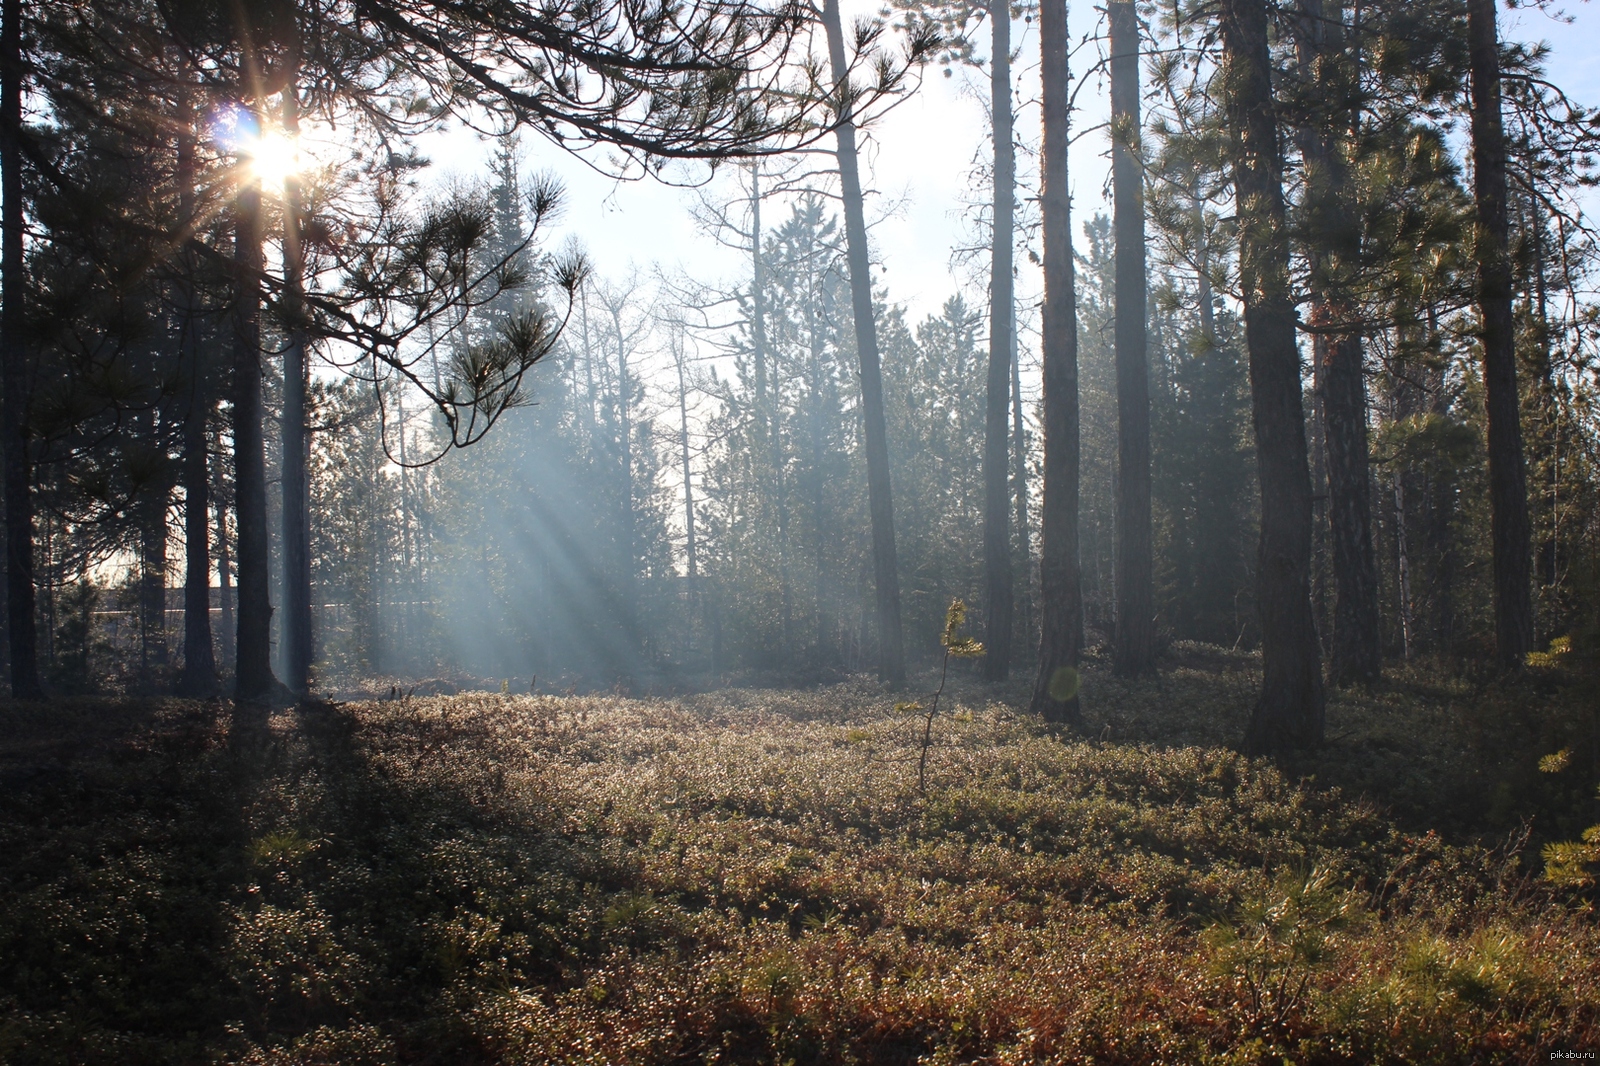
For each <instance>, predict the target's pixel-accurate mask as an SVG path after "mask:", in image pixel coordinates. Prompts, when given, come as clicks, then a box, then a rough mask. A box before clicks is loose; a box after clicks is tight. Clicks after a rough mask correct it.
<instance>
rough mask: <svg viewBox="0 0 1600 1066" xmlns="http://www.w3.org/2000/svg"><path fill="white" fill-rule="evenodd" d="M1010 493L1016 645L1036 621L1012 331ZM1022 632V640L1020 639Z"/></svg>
mask: <svg viewBox="0 0 1600 1066" xmlns="http://www.w3.org/2000/svg"><path fill="white" fill-rule="evenodd" d="M1011 492H1012V495H1013V496H1014V497H1015V498H1016V509H1017V518H1016V520H1017V562H1018V563H1019V564H1020V566H1019V568H1018V569H1019V572H1020V573H1021V575H1022V581H1021V582H1020V585H1021V587H1020V589H1019V592H1020V603H1019V604H1018V606H1017V610H1016V612H1015V614H1014V617H1015V618H1016V619H1017V623H1016V625H1015V627H1014V628H1013V631H1012V636H1013V643H1015V642H1016V640H1018V639H1022V640H1026V639H1027V637H1026V634H1027V633H1028V631H1029V629H1028V627H1029V626H1030V625H1031V619H1032V618H1033V610H1034V603H1033V535H1032V526H1031V523H1030V522H1029V519H1028V427H1027V423H1026V422H1025V421H1024V420H1023V417H1022V364H1021V361H1020V360H1019V359H1018V358H1017V331H1016V329H1014V328H1013V329H1012V331H1011ZM1018 630H1020V631H1021V633H1022V634H1023V636H1022V637H1020V638H1018V637H1017V631H1018Z"/></svg>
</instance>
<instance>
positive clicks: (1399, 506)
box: [1394, 469, 1413, 662]
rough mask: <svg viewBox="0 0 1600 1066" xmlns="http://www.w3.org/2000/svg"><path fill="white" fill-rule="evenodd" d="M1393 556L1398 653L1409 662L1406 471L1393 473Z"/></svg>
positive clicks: (1410, 643)
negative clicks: (1397, 617) (1398, 635)
mask: <svg viewBox="0 0 1600 1066" xmlns="http://www.w3.org/2000/svg"><path fill="white" fill-rule="evenodd" d="M1394 554H1395V576H1396V578H1397V580H1398V583H1399V590H1398V593H1399V595H1398V599H1399V601H1400V604H1399V606H1400V653H1401V655H1402V656H1403V657H1404V658H1405V660H1406V661H1407V662H1410V661H1411V646H1412V638H1413V634H1412V618H1411V538H1410V537H1409V536H1408V535H1407V530H1406V471H1405V470H1404V469H1401V470H1396V471H1395V473H1394Z"/></svg>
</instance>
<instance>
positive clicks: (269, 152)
mask: <svg viewBox="0 0 1600 1066" xmlns="http://www.w3.org/2000/svg"><path fill="white" fill-rule="evenodd" d="M248 154H249V158H250V169H251V171H252V172H253V173H254V174H255V176H256V177H257V178H259V179H260V181H261V184H262V185H264V186H266V187H268V188H269V189H275V190H279V191H281V190H282V189H283V183H284V182H285V181H286V180H287V179H289V178H290V177H293V176H294V175H295V174H296V173H298V172H299V170H300V146H299V145H297V144H296V143H295V142H294V140H293V138H290V137H287V136H285V135H284V134H282V133H276V132H273V133H264V134H262V135H261V136H260V137H259V138H257V139H256V140H255V141H254V143H252V144H251V145H250V146H249V152H248Z"/></svg>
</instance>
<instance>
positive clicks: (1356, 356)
mask: <svg viewBox="0 0 1600 1066" xmlns="http://www.w3.org/2000/svg"><path fill="white" fill-rule="evenodd" d="M1336 313H1344V312H1343V311H1342V310H1341V311H1336ZM1361 347H1362V346H1361V338H1360V336H1358V335H1355V334H1344V335H1341V336H1338V337H1333V338H1330V339H1329V343H1328V345H1327V354H1328V363H1327V366H1326V368H1325V370H1324V373H1323V399H1322V411H1323V418H1324V422H1323V439H1324V440H1325V442H1326V444H1327V449H1328V520H1329V523H1328V524H1329V529H1330V532H1331V534H1332V536H1331V540H1332V542H1333V588H1334V598H1333V640H1332V642H1331V643H1332V648H1331V649H1330V653H1329V661H1328V678H1329V680H1330V681H1332V682H1333V683H1334V684H1336V685H1350V684H1362V685H1370V684H1372V683H1373V682H1374V681H1376V680H1378V675H1379V673H1380V671H1381V670H1382V667H1383V655H1382V647H1381V645H1380V643H1379V632H1378V553H1377V549H1376V548H1375V547H1374V546H1373V543H1372V475H1371V472H1370V470H1369V468H1368V465H1367V452H1368V444H1367V383H1366V375H1365V373H1364V372H1363V368H1362V363H1363V362H1364V359H1363V356H1362V350H1361Z"/></svg>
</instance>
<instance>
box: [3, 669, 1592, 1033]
mask: <svg viewBox="0 0 1600 1066" xmlns="http://www.w3.org/2000/svg"><path fill="white" fill-rule="evenodd" d="M1180 653H1182V654H1187V655H1188V656H1189V657H1190V659H1189V663H1190V664H1189V665H1187V666H1185V665H1181V663H1182V661H1183V660H1182V659H1181V658H1180V665H1179V666H1178V667H1176V668H1175V669H1172V670H1170V671H1169V672H1167V673H1166V674H1164V675H1163V678H1162V680H1161V681H1159V682H1149V683H1142V684H1141V685H1130V686H1127V687H1125V688H1121V689H1119V688H1118V687H1117V685H1118V683H1117V682H1114V681H1112V680H1111V679H1110V678H1108V677H1105V676H1102V672H1101V671H1100V670H1099V669H1098V668H1094V667H1091V669H1090V671H1089V673H1088V674H1087V675H1086V681H1085V684H1086V686H1088V687H1092V688H1093V689H1094V690H1095V692H1096V702H1095V706H1096V707H1097V708H1098V709H1097V710H1096V711H1095V713H1096V714H1100V715H1102V717H1100V718H1098V719H1095V720H1093V721H1092V722H1091V725H1092V726H1094V727H1095V728H1096V729H1097V730H1098V732H1099V735H1101V736H1102V737H1104V738H1105V739H1103V740H1098V741H1090V742H1084V741H1080V740H1073V739H1070V738H1063V737H1060V736H1057V735H1054V734H1052V733H1050V732H1048V731H1047V730H1045V729H1044V728H1043V727H1041V726H1039V725H1038V724H1037V723H1035V722H1033V721H1031V720H1028V719H1025V718H1023V717H1022V716H1020V715H1018V714H1017V713H1015V712H1014V711H1013V710H1012V709H1011V708H1010V706H1009V705H1008V704H1006V703H1004V702H998V701H995V702H989V701H986V700H985V699H984V697H983V694H982V691H981V690H977V689H972V688H969V687H966V684H965V682H962V683H960V684H955V683H953V684H952V689H953V694H952V690H947V691H946V692H945V695H944V698H943V703H942V706H941V713H940V714H939V716H938V718H937V719H936V720H935V721H934V723H933V727H932V743H931V747H930V749H929V754H928V759H927V766H926V791H925V792H923V791H922V790H920V789H919V787H918V756H919V751H920V748H921V743H922V735H923V730H924V728H925V723H924V721H923V719H922V717H921V716H915V717H909V718H908V717H907V716H905V715H904V714H900V715H897V714H895V713H894V710H893V697H892V696H889V695H887V694H885V693H884V692H882V691H881V690H879V689H878V688H877V687H876V686H869V685H866V684H852V685H843V686H837V687H833V688H828V689H823V690H818V691H811V692H797V691H796V692H753V691H743V690H724V691H718V692H713V693H709V694H703V695H698V696H685V697H680V698H661V699H650V700H633V699H625V698H620V697H604V698H602V697H581V696H574V697H528V696H512V695H500V694H481V695H461V696H454V697H429V698H420V697H415V698H401V699H394V700H384V701H376V702H363V703H352V704H346V705H328V706H311V707H308V708H305V709H300V710H293V711H279V712H273V713H271V714H270V715H269V714H267V713H266V712H261V716H260V717H256V718H252V717H250V716H249V715H248V713H246V714H244V715H243V716H241V717H239V718H237V719H235V718H232V717H231V715H230V712H229V711H228V710H227V709H225V708H222V707H220V705H216V704H210V705H207V704H199V703H178V702H161V703H147V704H142V705H139V704H127V703H118V704H105V703H87V702H86V703H81V704H77V705H67V706H66V707H65V708H63V707H61V706H59V705H58V706H53V707H51V708H50V709H49V710H48V711H44V710H39V711H20V710H11V711H8V712H5V713H6V714H7V715H8V716H9V717H7V718H6V719H5V721H4V723H3V733H0V735H3V737H4V747H3V749H0V774H3V775H4V782H5V787H4V790H3V792H0V795H3V799H0V854H4V855H5V856H6V862H5V864H4V866H3V867H0V1061H4V1062H7V1063H17V1064H32V1063H118V1064H124V1063H129V1064H131V1063H175V1062H176V1063H187V1062H196V1063H199V1062H222V1061H226V1062H242V1063H339V1064H353V1063H475V1062H485V1063H499V1062H559V1063H569V1062H570V1063H580V1062H581V1063H701V1062H706V1063H711V1062H724V1063H734V1062H741V1063H743V1062H750V1063H754V1062H762V1063H769V1062H777V1063H783V1062H793V1063H797V1064H799V1063H816V1062H822V1063H846V1062H872V1063H911V1062H928V1063H975V1062H984V1063H1044V1062H1090V1061H1093V1062H1114V1063H1130V1064H1132V1063H1139V1064H1146V1063H1156V1062H1168V1063H1184V1064H1188V1063H1203V1062H1215V1063H1225V1062H1226V1063H1247V1062H1248V1063H1256V1062H1273V1063H1276V1062H1279V1061H1291V1062H1317V1063H1371V1062H1471V1061H1482V1062H1491V1061H1494V1062H1498V1061H1511V1062H1533V1061H1544V1060H1545V1058H1546V1056H1547V1054H1548V1052H1549V1051H1550V1050H1556V1049H1560V1048H1572V1049H1581V1048H1593V1047H1595V1046H1597V1045H1600V931H1597V930H1596V928H1595V926H1594V923H1593V920H1592V917H1591V915H1590V914H1589V912H1588V911H1586V910H1585V909H1584V906H1583V898H1582V897H1581V896H1578V895H1574V894H1572V893H1573V890H1571V889H1565V888H1558V887H1555V886H1551V885H1549V884H1548V883H1546V882H1544V881H1543V880H1542V879H1541V878H1540V876H1539V875H1540V873H1541V872H1542V870H1541V864H1540V863H1539V862H1538V861H1537V856H1536V854H1535V855H1531V856H1529V857H1528V861H1527V862H1526V863H1525V866H1526V868H1524V864H1519V862H1518V856H1517V854H1516V852H1517V850H1518V845H1519V844H1520V843H1521V842H1522V838H1521V836H1520V835H1519V834H1515V833H1514V834H1513V836H1512V842H1511V844H1510V845H1509V846H1506V847H1501V848H1498V849H1494V848H1485V847H1482V846H1478V845H1472V844H1466V843H1461V842H1454V843H1453V842H1451V841H1452V840H1455V841H1465V840H1466V839H1468V834H1465V833H1454V834H1449V838H1448V839H1447V838H1445V837H1441V836H1440V835H1438V834H1436V833H1432V832H1419V831H1416V830H1415V829H1414V828H1413V825H1412V823H1414V822H1415V823H1419V824H1420V822H1422V821H1424V820H1426V819H1427V818H1430V817H1433V816H1434V815H1435V814H1436V813H1437V810H1438V809H1442V805H1444V804H1446V803H1449V802H1455V801H1454V800H1451V798H1450V797H1449V796H1448V795H1446V794H1442V793H1436V794H1435V795H1434V796H1433V799H1432V802H1433V803H1434V805H1435V806H1434V807H1433V808H1427V807H1425V806H1424V804H1425V803H1426V802H1428V801H1427V799H1426V796H1425V793H1424V792H1423V791H1422V790H1423V789H1424V788H1425V786H1426V784H1427V783H1429V782H1431V783H1432V784H1433V785H1434V786H1435V787H1436V788H1447V787H1455V786H1454V785H1451V780H1452V779H1451V778H1450V776H1449V773H1448V772H1447V768H1448V767H1452V766H1454V767H1456V768H1457V769H1458V770H1460V772H1461V773H1465V772H1466V771H1465V770H1464V769H1461V767H1463V766H1465V764H1466V763H1467V762H1470V761H1471V756H1470V753H1469V754H1468V755H1462V754H1460V752H1458V753H1457V756H1456V758H1455V761H1454V762H1451V761H1449V760H1447V759H1446V758H1445V749H1446V748H1447V747H1448V746H1449V745H1450V744H1454V743H1456V742H1457V741H1459V740H1461V738H1464V737H1469V734H1470V733H1471V731H1472V730H1473V729H1479V730H1482V729H1484V728H1487V727H1485V726H1483V725H1482V724H1481V723H1479V724H1476V725H1475V724H1474V721H1475V719H1474V717H1473V714H1474V713H1477V714H1487V713H1488V712H1487V711H1485V710H1483V709H1482V707H1483V706H1485V705H1488V704H1493V703H1494V701H1495V700H1497V699H1498V700H1500V701H1501V704H1504V705H1505V706H1510V705H1512V704H1514V703H1515V701H1516V700H1517V699H1520V698H1523V695H1519V694H1518V693H1501V694H1499V695H1498V696H1496V695H1495V694H1494V693H1489V692H1486V690H1481V689H1480V690H1478V691H1477V692H1476V693H1468V692H1466V691H1464V689H1463V691H1459V692H1452V691H1447V690H1444V689H1429V688H1428V686H1427V684H1426V683H1425V682H1424V680H1423V679H1421V678H1418V679H1414V683H1409V682H1401V683H1397V684H1396V685H1394V686H1392V688H1391V689H1390V690H1388V691H1387V692H1386V693H1385V694H1382V695H1379V696H1375V697H1355V696H1347V697H1342V699H1343V700H1344V702H1343V703H1342V704H1339V705H1336V706H1335V708H1334V714H1333V719H1334V722H1335V725H1334V728H1333V732H1335V733H1336V734H1339V733H1340V732H1341V729H1346V730H1348V731H1350V732H1352V733H1355V732H1356V731H1359V735H1352V736H1346V737H1345V739H1343V740H1336V741H1335V742H1334V744H1333V745H1332V746H1331V747H1330V749H1329V750H1328V751H1327V752H1326V753H1324V755H1323V756H1322V757H1321V758H1322V760H1323V762H1322V764H1321V765H1320V767H1305V768H1293V767H1291V768H1290V769H1289V770H1288V771H1283V770H1279V769H1274V768H1272V767H1271V766H1270V765H1269V764H1267V763H1264V762H1261V761H1251V760H1247V759H1245V758H1243V757H1241V756H1239V755H1237V754H1234V753H1232V752H1230V751H1228V750H1226V749H1225V748H1223V747H1221V746H1220V745H1219V744H1217V743H1216V742H1215V741H1214V740H1213V739H1211V738H1210V737H1209V736H1208V734H1215V735H1216V736H1225V735H1228V734H1230V733H1233V732H1236V731H1237V729H1236V725H1237V722H1236V720H1235V719H1236V717H1237V716H1238V715H1239V714H1241V713H1243V711H1242V710H1240V708H1241V707H1247V706H1248V703H1247V701H1246V700H1244V699H1243V698H1242V697H1243V694H1244V693H1246V692H1248V691H1249V690H1250V689H1251V687H1252V685H1253V681H1252V679H1251V677H1250V660H1249V659H1248V658H1246V657H1244V656H1233V657H1230V656H1228V655H1226V654H1224V653H1221V652H1215V651H1207V650H1205V649H1189V650H1188V651H1184V649H1180ZM1207 656H1209V658H1207ZM1235 688H1237V689H1238V690H1239V691H1238V692H1235V691H1234V689H1235ZM1524 695H1525V694H1524ZM1541 699H1543V698H1541ZM1472 700H1476V701H1477V702H1478V704H1479V708H1480V709H1479V710H1478V711H1477V712H1471V711H1468V710H1467V709H1466V707H1467V704H1468V703H1469V702H1471V701H1472ZM1545 702H1548V701H1547V700H1546V701H1545ZM1505 713H1510V712H1505ZM1430 716H1432V717H1430ZM1163 738H1166V739H1165V740H1163ZM1168 741H1171V742H1172V743H1171V744H1169V743H1168ZM1463 742H1464V743H1470V740H1468V741H1463ZM1429 745H1432V746H1433V748H1432V749H1431V750H1433V752H1434V753H1433V754H1432V755H1429V754H1428V751H1429V750H1430V749H1429ZM1491 746H1492V744H1491ZM1385 751H1388V752H1391V753H1392V754H1393V758H1394V762H1393V763H1392V764H1390V763H1385V762H1384V760H1383V756H1382V753H1383V752H1385ZM1358 756H1359V758H1358ZM1532 758H1533V762H1532V763H1531V764H1530V776H1529V778H1528V779H1529V780H1530V781H1533V782H1534V783H1535V784H1538V783H1541V782H1544V783H1548V782H1549V781H1551V780H1554V779H1555V778H1556V777H1559V776H1560V775H1559V774H1554V775H1552V774H1540V773H1539V771H1538V767H1537V765H1536V762H1537V757H1536V756H1534V757H1532ZM1341 759H1343V760H1344V761H1345V763H1347V764H1348V765H1350V766H1357V765H1360V766H1362V767H1367V768H1368V770H1370V768H1371V766H1377V767H1379V768H1380V769H1382V768H1383V767H1384V766H1386V765H1387V766H1389V767H1390V769H1391V770H1393V769H1394V767H1395V766H1399V765H1402V764H1404V765H1408V766H1409V767H1410V772H1411V773H1413V774H1417V775H1421V776H1422V777H1423V778H1424V780H1423V781H1421V782H1418V781H1409V782H1408V781H1407V780H1405V775H1404V774H1394V775H1392V776H1394V777H1395V780H1394V782H1393V784H1394V786H1395V789H1396V791H1397V794H1398V795H1399V796H1400V800H1399V802H1398V803H1397V804H1394V805H1390V806H1380V805H1379V804H1380V803H1383V804H1389V803H1390V801H1389V800H1388V799H1387V798H1385V796H1384V794H1383V793H1382V792H1381V791H1380V790H1377V789H1375V788H1373V787H1372V782H1370V781H1368V782H1365V783H1364V782H1362V781H1358V780H1356V779H1355V776H1354V771H1346V770H1341V768H1340V767H1341V765H1342V763H1341ZM1302 769H1303V770H1304V772H1305V773H1307V774H1310V773H1313V772H1318V771H1319V770H1320V776H1318V777H1317V778H1316V779H1315V780H1305V781H1297V780H1295V779H1293V778H1292V777H1291V774H1297V773H1300V772H1301V771H1302ZM1480 772H1488V771H1480ZM1340 781H1343V782H1345V789H1344V790H1340V789H1335V788H1330V787H1328V786H1329V785H1331V784H1335V783H1338V782H1340ZM1518 787H1520V786H1518ZM1530 787H1531V786H1530ZM1407 790H1415V794H1412V792H1408V791H1407ZM1363 791H1365V792H1368V793H1370V794H1372V796H1373V797H1375V798H1371V799H1369V798H1358V793H1360V792H1363ZM1491 791H1492V790H1491ZM1530 795H1531V793H1530ZM1525 801H1526V802H1533V801H1532V800H1527V798H1526V797H1525V796H1523V794H1522V793H1520V792H1518V793H1516V794H1515V796H1514V799H1513V800H1510V801H1506V802H1511V803H1512V804H1513V806H1516V804H1518V803H1524V802H1525ZM1494 802H1495V800H1494V797H1493V796H1492V795H1491V796H1490V797H1489V798H1488V799H1487V800H1486V801H1485V804H1484V805H1482V806H1480V807H1479V808H1477V809H1475V810H1471V811H1464V812H1463V813H1461V814H1460V817H1461V818H1462V819H1464V820H1470V821H1474V822H1475V823H1476V824H1478V825H1479V826H1480V827H1488V826H1491V825H1493V824H1495V822H1494V819H1496V818H1501V819H1503V820H1504V822H1505V824H1507V825H1510V826H1514V825H1515V824H1516V817H1517V811H1513V812H1512V813H1511V814H1510V815H1507V814H1505V813H1504V812H1497V811H1496V810H1494V809H1493V804H1494ZM1484 839H1488V838H1487V837H1484Z"/></svg>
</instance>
